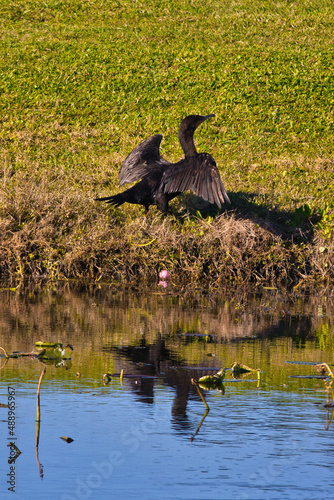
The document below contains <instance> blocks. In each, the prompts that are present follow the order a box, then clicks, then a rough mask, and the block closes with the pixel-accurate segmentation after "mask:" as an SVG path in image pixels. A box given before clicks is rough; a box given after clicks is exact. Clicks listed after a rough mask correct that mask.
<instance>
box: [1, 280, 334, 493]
mask: <svg viewBox="0 0 334 500" xmlns="http://www.w3.org/2000/svg"><path fill="white" fill-rule="evenodd" d="M167 290H168V289H167ZM167 290H166V291H163V292H162V293H160V292H159V289H158V290H156V291H151V292H150V293H148V292H146V293H143V292H142V293H122V292H120V291H117V290H115V289H112V288H109V287H107V286H105V287H103V286H101V287H100V288H97V287H92V288H91V289H85V290H80V289H75V288H74V289H67V288H66V287H63V288H62V289H54V290H52V289H38V290H24V291H18V292H14V291H11V290H2V291H1V304H0V346H1V347H3V348H4V349H5V350H6V351H7V353H8V354H12V353H14V352H17V351H20V352H21V353H31V352H33V351H34V349H35V342H36V341H43V342H46V341H48V342H61V343H62V344H63V346H66V345H67V344H70V345H71V346H73V352H72V353H71V360H63V361H59V360H58V361H57V362H54V363H52V362H50V361H45V360H44V361H45V362H42V361H41V360H40V359H38V358H37V357H36V355H31V356H23V357H19V358H9V359H5V358H4V355H3V353H1V352H0V355H2V357H1V358H0V362H1V371H0V429H1V433H0V434H1V442H0V491H1V498H13V497H16V498H19V499H21V498H22V499H23V498H24V499H46V498H48V499H59V500H74V499H89V498H92V499H98V500H99V499H101V500H104V499H110V498H115V499H116V498H117V499H125V500H127V499H129V500H130V499H138V498H143V499H148V500H151V499H152V500H153V499H157V498H159V499H180V500H181V499H182V500H183V499H191V500H196V499H229V498H233V499H245V500H246V499H268V498H269V499H271V500H275V499H291V498H294V499H304V500H305V499H314V498H323V499H327V498H328V499H329V498H333V495H334V473H333V470H334V467H333V466H334V424H332V421H331V419H332V416H333V407H332V404H333V400H332V393H331V385H330V381H328V380H327V379H325V378H324V377H325V375H322V378H321V377H320V376H319V373H318V371H317V370H316V368H315V366H314V365H313V364H312V363H328V365H331V366H333V365H332V363H333V345H334V342H333V336H334V322H333V320H334V307H333V305H334V304H333V299H332V298H330V297H325V296H322V297H313V298H312V297H304V296H295V297H292V298H288V299H287V298H286V297H284V296H282V295H280V294H278V293H275V292H274V291H267V292H264V293H263V294H262V295H258V296H249V295H247V294H243V293H240V294H238V295H236V296H234V297H224V296H200V295H199V296H197V297H195V298H194V297H192V298H186V297H182V296H180V295H177V294H169V293H168V291H167ZM234 362H237V363H242V364H244V365H247V366H248V367H250V368H254V369H255V368H259V369H260V370H261V373H260V378H259V379H258V373H257V372H248V373H246V374H245V375H243V376H241V375H239V377H238V374H237V373H232V371H231V370H230V368H231V365H232V364H233V363H234ZM44 366H45V367H46V372H45V374H44V377H43V379H42V381H41V385H40V417H41V418H40V423H39V424H37V423H36V417H37V388H38V381H39V379H40V376H41V373H42V370H43V368H44ZM221 368H227V370H226V375H225V380H224V384H223V386H222V387H221V388H220V390H219V389H213V390H204V389H202V390H201V389H198V387H197V386H196V385H194V384H193V383H192V379H195V380H198V379H199V378H200V377H202V376H204V375H207V374H211V375H213V374H214V373H216V372H217V371H218V370H220V369H221ZM105 374H108V376H106V377H104V379H103V376H104V375H105ZM121 374H122V375H121ZM199 390H201V392H202V393H203V395H204V398H205V401H206V403H207V405H208V406H209V409H210V411H209V412H207V411H206V407H205V405H204V403H203V401H202V399H201V397H200V394H199V392H198V391H199ZM9 396H10V398H9ZM13 403H15V408H14V405H13ZM6 405H9V406H10V407H8V406H6ZM11 412H12V413H11ZM61 437H69V438H71V439H73V441H72V442H67V441H65V440H64V439H61ZM9 443H13V444H12V445H9ZM37 444H38V446H36V445H37ZM8 445H9V446H8ZM20 452H21V453H20ZM11 459H12V462H11V463H9V462H10V460H11ZM8 488H12V490H9V489H8Z"/></svg>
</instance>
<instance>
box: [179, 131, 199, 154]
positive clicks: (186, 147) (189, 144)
mask: <svg viewBox="0 0 334 500" xmlns="http://www.w3.org/2000/svg"><path fill="white" fill-rule="evenodd" d="M193 135H194V133H193V132H187V131H186V132H183V133H179V141H180V144H181V148H182V149H183V152H184V155H185V157H186V158H187V157H188V156H196V155H197V151H196V147H195V144H194V139H193Z"/></svg>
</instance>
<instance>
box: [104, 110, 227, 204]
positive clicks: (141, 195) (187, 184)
mask: <svg viewBox="0 0 334 500" xmlns="http://www.w3.org/2000/svg"><path fill="white" fill-rule="evenodd" d="M214 116H215V115H207V116H201V115H190V116H187V117H186V118H184V119H183V120H182V121H181V124H180V128H179V133H178V136H179V141H180V144H181V147H182V149H183V152H184V156H185V157H184V158H183V159H182V160H180V161H179V162H177V163H170V162H168V161H167V160H165V159H164V158H162V156H160V152H159V146H160V143H161V140H162V135H160V134H156V135H154V136H152V137H150V138H149V139H146V141H143V142H141V143H140V144H139V145H138V146H137V147H136V148H135V149H134V150H133V151H132V152H131V153H130V154H129V155H128V156H127V157H126V159H125V160H124V162H123V164H122V166H121V170H120V172H119V180H120V186H123V184H125V183H127V182H135V181H140V182H137V183H136V184H135V185H134V186H132V187H131V188H130V189H127V190H126V191H124V192H123V193H120V194H115V195H113V196H107V197H105V198H96V200H97V201H106V202H107V203H110V204H111V205H115V206H116V207H118V206H119V205H122V204H123V203H126V202H127V203H135V204H138V205H143V206H144V207H145V212H147V211H148V209H149V206H150V205H156V206H157V208H158V209H159V210H160V211H161V212H163V213H166V212H167V210H168V203H169V201H170V200H172V199H173V198H175V197H176V196H178V195H179V194H181V193H183V192H184V191H188V190H190V191H192V192H193V193H194V194H196V195H197V196H201V197H202V198H204V200H206V201H209V202H210V203H215V204H216V205H217V206H218V207H219V208H221V207H222V204H223V203H225V201H226V202H227V203H231V202H230V200H229V197H228V196H227V193H226V191H225V188H224V186H223V183H222V181H221V178H220V175H219V171H218V168H217V165H216V162H215V160H214V159H213V158H212V156H210V155H209V154H208V153H197V151H196V148H195V144H194V139H193V137H194V132H195V130H196V129H197V127H198V126H199V125H200V124H201V123H202V122H204V121H205V120H207V119H208V118H212V117H214ZM140 179H141V180H140Z"/></svg>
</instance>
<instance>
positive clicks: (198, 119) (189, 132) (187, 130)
mask: <svg viewBox="0 0 334 500" xmlns="http://www.w3.org/2000/svg"><path fill="white" fill-rule="evenodd" d="M214 116H215V115H189V116H186V117H185V118H183V120H182V122H181V124H180V127H179V141H180V144H181V146H182V149H183V151H184V153H185V155H186V156H193V155H195V154H196V149H195V145H194V140H193V136H194V132H195V130H196V129H197V127H198V126H199V125H200V124H201V123H203V122H204V121H205V120H208V119H209V118H213V117H214Z"/></svg>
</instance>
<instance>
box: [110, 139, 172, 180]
mask: <svg viewBox="0 0 334 500" xmlns="http://www.w3.org/2000/svg"><path fill="white" fill-rule="evenodd" d="M161 140H162V135H161V134H156V135H153V136H152V137H149V139H146V140H145V141H143V142H141V143H140V144H139V145H138V146H136V147H135V149H134V150H133V151H131V153H130V154H129V155H128V156H127V157H126V158H125V160H124V162H123V163H122V166H121V170H120V172H119V185H120V186H123V184H126V183H127V182H135V181H138V180H140V179H142V178H143V177H144V176H145V175H146V174H148V173H149V172H150V171H151V170H152V169H153V168H154V167H157V166H160V167H161V166H162V165H169V162H168V161H166V160H164V159H163V158H162V156H160V152H159V147H160V143H161Z"/></svg>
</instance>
